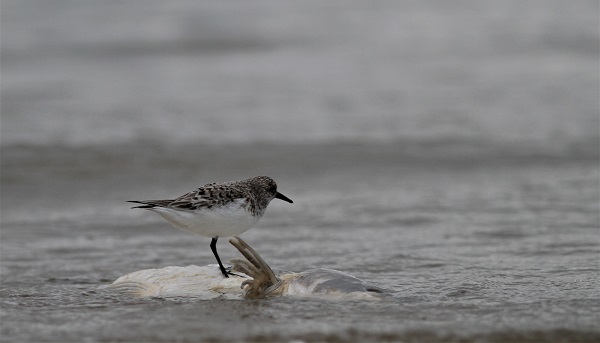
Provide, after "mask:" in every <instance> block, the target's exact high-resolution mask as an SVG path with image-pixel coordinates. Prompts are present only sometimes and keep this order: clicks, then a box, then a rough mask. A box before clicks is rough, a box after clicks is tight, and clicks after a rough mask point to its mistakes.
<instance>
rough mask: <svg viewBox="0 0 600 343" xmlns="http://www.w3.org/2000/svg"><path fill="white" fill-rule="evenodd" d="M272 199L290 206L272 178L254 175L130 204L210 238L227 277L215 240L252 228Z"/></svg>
mask: <svg viewBox="0 0 600 343" xmlns="http://www.w3.org/2000/svg"><path fill="white" fill-rule="evenodd" d="M274 198H278V199H281V200H284V201H287V202H289V203H292V200H290V199H288V198H287V197H286V196H284V195H283V194H281V193H279V192H277V184H276V183H275V181H273V179H271V178H270V177H268V176H256V177H253V178H250V179H246V180H241V181H230V182H221V183H209V184H206V185H204V186H202V187H200V188H198V189H196V190H194V191H191V192H189V193H186V194H184V195H182V196H180V197H178V198H175V199H167V200H142V201H130V202H133V203H138V204H142V205H141V206H136V207H133V208H142V209H147V210H150V211H153V212H156V213H158V214H160V215H161V216H162V217H163V218H164V219H165V220H167V221H168V222H169V223H171V224H172V225H173V226H175V227H176V228H179V229H183V230H186V231H190V232H193V233H197V234H199V235H202V236H207V237H212V238H213V239H212V242H211V249H212V251H213V253H214V255H215V257H216V258H217V262H219V266H220V268H221V271H222V272H223V274H224V275H225V276H227V273H226V271H225V268H224V267H223V265H222V263H221V260H220V259H219V255H218V254H217V250H216V243H217V239H218V238H219V237H228V236H234V235H239V234H242V233H243V232H246V231H247V230H249V229H250V228H252V227H253V226H254V225H255V224H256V223H257V222H258V220H259V219H260V218H261V217H262V215H263V214H264V213H265V210H266V209H267V206H268V205H269V203H270V202H271V200H273V199H274Z"/></svg>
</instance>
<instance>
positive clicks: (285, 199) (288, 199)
mask: <svg viewBox="0 0 600 343" xmlns="http://www.w3.org/2000/svg"><path fill="white" fill-rule="evenodd" d="M275 198H277V199H281V200H283V201H287V202H289V203H290V204H293V203H294V202H293V201H292V200H291V199H290V198H288V197H286V196H285V195H283V194H281V193H279V192H277V193H275Z"/></svg>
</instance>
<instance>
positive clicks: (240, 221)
mask: <svg viewBox="0 0 600 343" xmlns="http://www.w3.org/2000/svg"><path fill="white" fill-rule="evenodd" d="M150 211H153V212H156V213H158V214H160V215H161V216H162V217H163V218H165V219H166V220H167V221H168V222H169V223H171V224H172V225H173V226H175V227H176V228H178V229H182V230H186V231H190V232H193V233H196V234H199V235H202V236H207V237H229V236H235V235H239V234H242V233H244V232H246V231H248V230H249V229H250V228H252V227H253V226H254V225H256V223H257V222H258V220H259V219H260V217H254V216H252V214H251V213H250V212H248V211H246V209H245V208H244V199H238V200H235V201H233V202H231V203H230V204H228V205H226V206H220V207H217V206H214V207H213V208H211V209H199V210H195V211H187V210H175V209H171V208H165V207H155V208H152V209H150Z"/></svg>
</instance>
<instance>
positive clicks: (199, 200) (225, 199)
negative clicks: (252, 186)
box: [168, 183, 246, 210]
mask: <svg viewBox="0 0 600 343" xmlns="http://www.w3.org/2000/svg"><path fill="white" fill-rule="evenodd" d="M245 197H246V195H245V193H244V191H243V189H241V188H235V187H231V185H223V184H215V183H212V184H208V185H205V186H203V187H200V188H198V189H197V190H195V191H192V192H189V193H187V194H184V195H182V196H180V197H179V198H177V199H175V200H173V201H172V202H171V203H170V204H169V205H168V207H171V208H177V209H185V210H197V209H200V208H212V207H213V206H222V205H225V204H227V203H229V202H232V201H234V200H236V199H241V198H245Z"/></svg>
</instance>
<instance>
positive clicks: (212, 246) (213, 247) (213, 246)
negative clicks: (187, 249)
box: [210, 237, 229, 277]
mask: <svg viewBox="0 0 600 343" xmlns="http://www.w3.org/2000/svg"><path fill="white" fill-rule="evenodd" d="M217 239H219V237H213V239H212V241H211V242H210V250H212V252H213V254H214V255H215V257H216V258H217V262H219V268H220V269H221V273H223V275H224V276H225V277H229V275H227V271H226V270H225V267H223V263H221V259H220V258H219V254H217Z"/></svg>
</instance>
